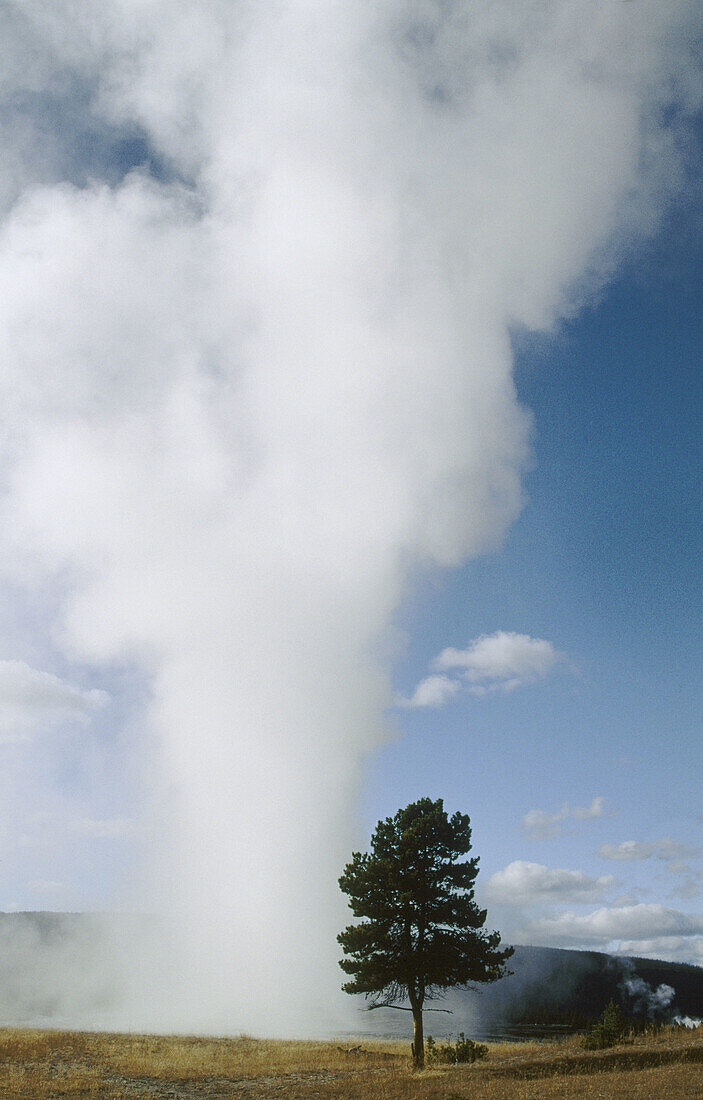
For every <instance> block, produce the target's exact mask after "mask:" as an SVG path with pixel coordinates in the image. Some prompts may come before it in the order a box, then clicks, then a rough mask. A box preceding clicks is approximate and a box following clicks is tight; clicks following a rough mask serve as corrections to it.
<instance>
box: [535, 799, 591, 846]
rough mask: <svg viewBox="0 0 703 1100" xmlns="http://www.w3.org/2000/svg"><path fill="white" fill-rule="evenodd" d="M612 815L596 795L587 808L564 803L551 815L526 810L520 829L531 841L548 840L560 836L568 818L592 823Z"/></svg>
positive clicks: (544, 812) (541, 811)
mask: <svg viewBox="0 0 703 1100" xmlns="http://www.w3.org/2000/svg"><path fill="white" fill-rule="evenodd" d="M612 813H613V811H612V810H608V809H607V808H606V803H605V799H604V798H603V797H601V796H600V795H598V796H596V797H595V798H594V799H593V800H592V801H591V803H590V805H588V806H570V805H569V803H568V802H565V803H564V804H563V805H562V806H561V808H560V809H558V810H556V811H554V812H551V813H550V812H549V811H548V810H528V812H527V813H526V814H525V816H524V817H523V819H522V827H523V830H524V831H525V833H527V835H528V836H529V837H531V838H532V839H533V840H548V839H550V838H551V837H555V836H560V835H561V833H562V832H563V831H564V822H566V821H568V820H569V819H570V818H571V819H572V820H574V821H592V820H594V819H595V818H598V817H606V816H610V815H611V814H612Z"/></svg>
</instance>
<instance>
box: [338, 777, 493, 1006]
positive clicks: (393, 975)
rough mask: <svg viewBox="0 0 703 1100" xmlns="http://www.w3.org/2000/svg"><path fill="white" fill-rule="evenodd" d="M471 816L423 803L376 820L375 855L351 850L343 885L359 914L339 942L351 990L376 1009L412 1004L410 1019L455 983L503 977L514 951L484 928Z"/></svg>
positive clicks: (484, 915)
mask: <svg viewBox="0 0 703 1100" xmlns="http://www.w3.org/2000/svg"><path fill="white" fill-rule="evenodd" d="M470 850H471V828H470V822H469V818H468V816H467V815H466V814H461V813H455V814H454V815H453V816H452V817H451V818H449V817H448V816H447V814H446V812H445V810H444V806H443V802H442V799H438V800H437V801H436V802H433V801H432V800H431V799H429V798H423V799H420V801H418V802H414V803H412V804H411V805H410V806H407V807H406V808H405V809H403V810H399V811H398V813H397V814H396V815H395V816H394V817H392V818H391V817H389V818H386V819H385V821H379V823H378V825H377V827H376V830H375V832H374V834H373V837H372V838H371V850H370V852H365V853H363V852H354V853H353V856H352V860H351V863H349V864H347V866H346V867H345V869H344V874H343V875H342V876H341V878H340V880H339V884H340V886H341V888H342V890H343V891H344V893H346V894H347V895H348V896H349V905H350V908H351V910H352V912H353V913H354V916H355V917H360V918H362V920H361V922H360V923H359V924H352V925H350V926H349V927H348V928H346V929H345V930H344V931H343V932H341V933H340V935H339V936H338V937H337V938H338V940H339V943H340V944H341V946H342V948H343V950H344V953H345V956H346V957H345V958H344V959H342V960H341V962H340V966H341V967H342V969H343V970H344V972H345V973H346V974H348V975H350V976H351V980H350V981H348V982H346V983H345V984H344V985H343V987H342V988H343V989H344V990H345V991H346V992H347V993H363V994H365V995H366V997H367V998H369V997H370V998H371V999H372V1003H371V1007H372V1008H376V1007H381V1006H384V1005H388V1006H390V1005H392V1004H394V1002H395V1001H396V1000H402V999H405V998H407V999H408V1000H409V1001H410V1004H411V1005H412V1009H413V1012H414V1013H415V1012H416V1011H419V1012H421V1011H422V1005H423V1002H424V1001H425V1000H426V999H430V998H432V997H435V996H437V995H439V994H441V992H442V991H444V990H446V989H449V988H450V987H452V986H467V985H470V984H471V983H473V982H493V981H495V980H496V979H497V978H500V977H502V976H503V975H504V974H505V973H506V971H505V962H506V960H507V959H508V958H509V957H510V955H512V953H513V952H512V948H510V947H508V948H504V949H502V950H501V949H500V935H499V934H498V933H497V932H487V931H485V930H484V928H483V925H484V923H485V920H486V910H485V909H479V907H478V905H477V904H476V902H475V901H474V882H475V879H476V875H477V874H478V864H479V861H478V859H477V858H473V859H464V860H462V859H461V857H462V856H465V855H467V854H468V852H469V851H470Z"/></svg>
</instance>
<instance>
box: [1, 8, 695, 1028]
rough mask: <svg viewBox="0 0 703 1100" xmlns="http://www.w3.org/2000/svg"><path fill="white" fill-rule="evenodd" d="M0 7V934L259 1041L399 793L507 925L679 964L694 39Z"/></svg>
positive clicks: (148, 1007)
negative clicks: (130, 942) (472, 862)
mask: <svg viewBox="0 0 703 1100" xmlns="http://www.w3.org/2000/svg"><path fill="white" fill-rule="evenodd" d="M0 14H1V16H2V24H3V37H2V43H1V45H0V51H2V70H1V71H2V101H1V102H2V106H1V107H0V146H1V148H2V152H3V157H2V159H1V160H0V218H1V219H2V222H1V225H0V283H1V285H2V289H3V293H2V294H1V295H0V346H1V349H2V371H1V372H0V385H1V386H2V406H1V407H2V413H0V455H1V456H2V467H1V471H2V472H1V482H0V486H1V491H0V584H1V585H2V600H0V638H1V639H2V646H1V648H0V753H2V754H3V767H2V769H1V772H2V795H3V798H2V802H1V803H0V839H1V841H2V857H3V858H2V867H3V873H2V876H1V877H0V908H2V909H45V908H46V909H58V910H91V909H120V908H126V909H136V910H143V909H149V910H152V909H163V910H165V911H167V912H170V913H174V914H175V921H174V930H173V939H172V940H169V941H168V942H169V950H170V951H171V957H172V958H173V959H174V960H175V962H174V964H173V973H172V974H171V975H170V976H169V978H168V979H167V978H164V977H163V974H161V973H160V970H159V966H158V962H157V961H156V958H157V956H155V955H153V953H151V952H152V946H153V945H151V946H149V950H148V951H147V954H146V955H145V959H147V956H148V958H149V959H150V962H149V961H145V962H144V966H143V973H142V975H141V981H140V982H138V983H137V984H136V985H135V986H133V987H130V984H129V981H126V984H125V988H124V997H125V1005H126V1006H130V1005H134V1004H135V1003H138V1004H142V1005H143V1006H144V1011H145V1013H147V1014H148V1013H151V1014H152V1015H151V1017H149V1018H150V1019H156V1020H158V1021H164V1020H172V1021H175V1022H176V1023H180V1024H182V1025H183V1026H185V1025H187V1024H191V1025H192V1026H203V1027H204V1026H224V1024H226V1026H227V1027H231V1028H233V1029H239V1030H247V1029H251V1030H254V1029H262V1028H263V1029H265V1028H269V1029H273V1030H276V1029H280V1027H281V1026H282V1022H284V1021H286V1020H287V1019H289V1017H290V1013H291V1012H292V1010H293V1009H294V1008H295V1011H296V1012H297V1013H298V1015H299V1018H300V1019H310V1020H312V1019H313V1018H315V1014H316V1013H318V1012H320V1011H322V1012H324V1011H325V1010H326V1006H328V1007H329V1006H334V1009H333V1011H335V1012H337V1011H338V1008H337V1005H338V1000H339V998H338V989H339V985H340V983H341V980H342V975H341V972H340V971H339V970H338V968H337V963H336V960H337V957H338V955H339V949H338V946H337V944H336V942H335V935H336V932H337V931H338V930H339V928H341V927H342V925H343V924H344V923H346V909H345V904H344V899H343V898H342V897H341V895H340V893H339V890H338V887H337V878H338V876H339V874H340V871H341V869H342V866H343V865H344V863H345V862H346V860H347V859H348V857H349V854H350V852H351V850H352V848H353V847H354V848H358V847H361V846H365V844H366V843H367V840H368V835H369V833H370V830H371V828H372V827H373V825H374V823H375V822H376V820H377V819H378V818H380V817H383V816H386V815H388V814H392V813H394V812H395V810H396V809H397V808H398V807H399V806H401V805H404V804H405V803H407V802H409V801H411V800H413V799H416V798H418V797H421V796H423V795H425V794H430V795H431V796H432V797H435V798H436V797H443V798H444V799H445V802H446V805H447V807H448V808H449V809H451V810H453V809H460V810H462V811H464V812H468V813H469V814H470V816H471V819H472V824H473V828H474V842H475V852H476V854H478V855H479V856H480V857H481V860H482V871H481V874H480V876H479V892H480V897H481V900H482V903H485V904H486V905H487V906H488V908H489V920H488V923H489V925H491V926H495V927H497V928H499V929H500V931H501V933H502V934H503V936H504V938H505V939H506V940H508V941H510V940H513V941H516V942H522V943H534V944H544V945H551V946H574V947H583V946H585V947H595V948H598V949H603V950H614V951H621V952H623V953H629V954H641V955H647V954H649V955H654V956H657V957H662V958H671V959H681V960H688V961H703V899H702V893H703V843H702V841H701V827H702V825H701V822H702V820H703V804H702V803H701V799H700V748H699V745H700V698H701V690H700V689H701V662H700V656H701V647H700V611H701V598H700V597H701V593H700V550H701V522H700V521H701V484H700V460H701V431H700V424H701V369H700V368H701V317H702V316H703V311H702V309H701V307H702V306H703V291H702V289H701V286H702V284H701V274H702V273H703V270H702V269H703V262H702V255H703V253H702V252H701V242H702V240H703V233H702V229H703V192H702V190H701V180H702V176H701V135H702V133H703V129H702V128H701V108H702V106H703V67H702V65H701V60H700V57H701V50H700V46H701V37H702V32H703V14H702V13H701V12H700V11H698V10H696V7H695V6H694V5H691V4H690V3H688V2H687V0H674V2H673V3H670V4H668V5H666V6H664V5H662V4H661V3H659V2H658V0H633V2H631V3H617V4H616V3H609V2H599V3H593V4H590V5H587V6H584V5H582V4H580V3H577V2H576V0H547V2H543V0H540V2H537V0H499V2H492V3H488V2H483V0H480V2H476V3H472V4H466V3H459V2H452V0H449V2H441V0H436V2H435V0H416V2H413V3H410V4H399V3H397V2H396V0H374V2H372V3H364V4H361V3H356V2H353V3H347V2H345V3H342V2H337V0H330V2H329V3H326V4H323V5H320V4H316V3H313V2H311V0H310V2H309V0H264V2H253V0H252V2H247V0H242V2H236V3H232V2H229V0H198V2H197V3H196V2H194V0H182V2H178V3H175V4H174V3H173V0H141V2H136V0H115V2H114V3H112V4H110V5H109V6H107V5H100V6H99V5H97V4H95V3H93V2H92V0H24V2H20V0H0ZM157 955H158V952H157ZM149 983H151V986H152V987H151V988H150V989H149V990H148V992H149V996H150V997H151V1000H149V1003H148V1004H147V1002H146V1001H145V1000H144V997H145V988H146V987H147V986H148V985H149ZM154 985H157V986H158V988H154ZM271 990H275V991H276V997H275V999H274V1000H272V998H271V996H270V991H271ZM331 1010H332V1009H331V1008H330V1011H331ZM125 1011H126V1012H127V1011H128V1008H127V1007H126V1009H125ZM223 1022H224V1024H223Z"/></svg>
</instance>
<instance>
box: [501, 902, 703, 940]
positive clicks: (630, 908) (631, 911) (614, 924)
mask: <svg viewBox="0 0 703 1100" xmlns="http://www.w3.org/2000/svg"><path fill="white" fill-rule="evenodd" d="M522 935H523V936H526V937H528V938H529V939H530V941H531V942H534V943H543V944H548V945H552V946H559V945H563V946H573V947H576V946H589V945H593V946H595V945H600V946H602V947H607V946H608V945H610V944H613V943H618V942H620V941H626V942H628V943H630V944H632V943H636V942H637V941H640V940H642V941H650V940H652V939H656V938H659V937H661V936H676V937H689V936H699V935H703V914H692V913H683V912H681V910H679V909H669V908H666V907H665V906H663V905H660V904H654V903H653V904H645V903H640V904H638V905H627V906H620V907H613V908H602V909H597V910H595V911H594V912H592V913H586V914H581V915H580V914H577V913H574V912H566V913H560V914H558V915H556V916H549V917H541V918H539V919H537V920H534V921H532V922H531V923H530V924H528V925H525V926H524V928H523V929H522Z"/></svg>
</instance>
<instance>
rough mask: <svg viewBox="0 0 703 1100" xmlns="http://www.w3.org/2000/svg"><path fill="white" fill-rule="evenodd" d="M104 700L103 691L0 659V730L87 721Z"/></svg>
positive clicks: (18, 731)
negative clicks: (76, 685) (41, 724)
mask: <svg viewBox="0 0 703 1100" xmlns="http://www.w3.org/2000/svg"><path fill="white" fill-rule="evenodd" d="M107 701H108V695H107V694H106V692H104V691H98V690H87V691H85V690H83V689H81V688H77V687H74V686H73V685H72V684H69V683H68V682H67V681H66V680H62V679H60V678H59V677H58V676H54V675H53V674H52V673H51V672H42V671H40V670H38V669H34V668H31V667H30V666H29V665H28V664H25V662H24V661H0V730H2V731H3V732H4V733H7V734H8V735H9V736H12V735H13V734H19V735H20V736H22V735H23V734H26V731H27V730H28V729H31V728H33V727H35V726H37V725H39V724H40V723H46V722H52V723H53V722H60V721H66V720H73V721H79V722H87V721H88V720H89V719H90V718H91V717H92V716H93V715H94V714H95V712H96V711H97V710H99V709H100V708H101V707H103V706H105V704H106V703H107Z"/></svg>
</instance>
